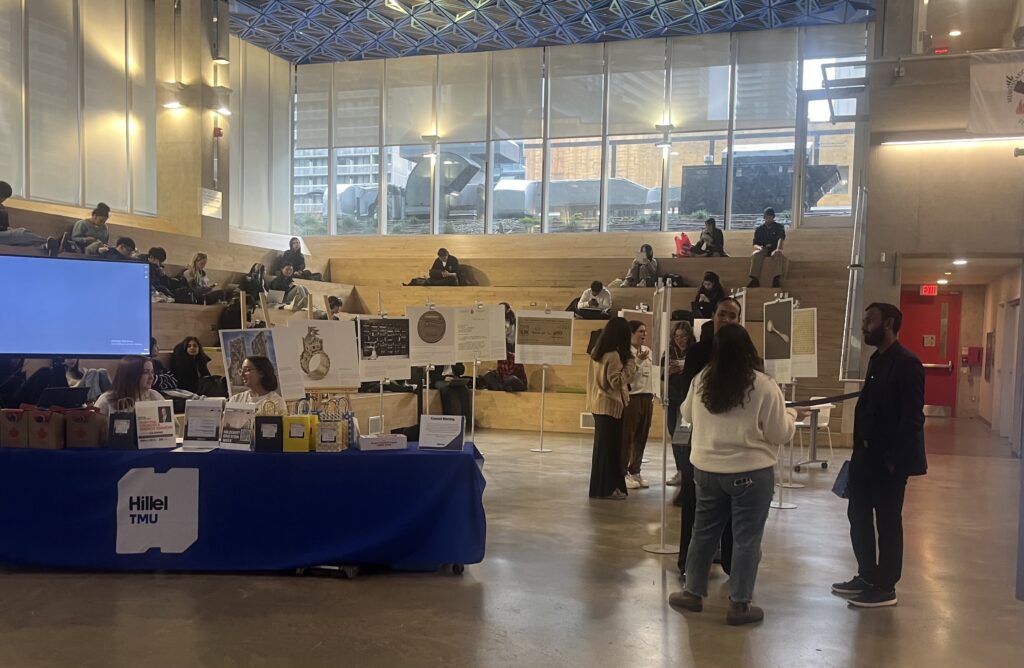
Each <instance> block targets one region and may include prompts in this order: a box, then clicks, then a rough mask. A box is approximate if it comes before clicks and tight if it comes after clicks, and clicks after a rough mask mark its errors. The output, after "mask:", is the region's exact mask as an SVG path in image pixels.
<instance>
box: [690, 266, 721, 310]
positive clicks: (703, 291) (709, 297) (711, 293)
mask: <svg viewBox="0 0 1024 668" xmlns="http://www.w3.org/2000/svg"><path fill="white" fill-rule="evenodd" d="M723 299H725V288H723V287H722V280H721V279H720V278H719V277H718V274H716V273H715V272H713V271H706V272H704V280H703V281H701V284H700V289H699V290H697V298H696V299H694V300H693V312H694V314H695V315H696V316H697V317H699V318H710V317H711V316H713V315H714V314H715V307H716V306H718V302H720V301H722V300H723Z"/></svg>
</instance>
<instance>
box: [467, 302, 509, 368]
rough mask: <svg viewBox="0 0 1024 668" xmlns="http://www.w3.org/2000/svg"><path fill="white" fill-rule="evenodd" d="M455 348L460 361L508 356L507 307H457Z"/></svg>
mask: <svg viewBox="0 0 1024 668" xmlns="http://www.w3.org/2000/svg"><path fill="white" fill-rule="evenodd" d="M455 348H456V351H457V355H456V357H457V358H458V360H459V361H463V362H470V361H472V360H479V361H481V362H497V361H500V360H504V359H505V307H504V306H501V305H500V304H499V305H497V306H484V305H482V304H480V305H478V306H465V307H459V308H456V309H455Z"/></svg>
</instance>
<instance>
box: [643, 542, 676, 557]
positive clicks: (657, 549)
mask: <svg viewBox="0 0 1024 668" xmlns="http://www.w3.org/2000/svg"><path fill="white" fill-rule="evenodd" d="M643 549H644V552H650V553H651V554H679V546H678V545H665V544H664V543H651V544H650V545H644V546H643Z"/></svg>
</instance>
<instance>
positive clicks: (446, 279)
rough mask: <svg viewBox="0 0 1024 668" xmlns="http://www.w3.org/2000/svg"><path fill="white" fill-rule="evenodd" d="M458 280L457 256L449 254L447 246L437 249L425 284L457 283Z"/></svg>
mask: <svg viewBox="0 0 1024 668" xmlns="http://www.w3.org/2000/svg"><path fill="white" fill-rule="evenodd" d="M459 282H460V281H459V258H457V257H455V256H454V255H451V254H450V253H449V252H448V249H447V248H439V249H437V257H436V258H435V259H434V264H432V265H431V266H430V276H429V278H427V285H459Z"/></svg>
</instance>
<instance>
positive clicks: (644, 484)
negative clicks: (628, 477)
mask: <svg viewBox="0 0 1024 668" xmlns="http://www.w3.org/2000/svg"><path fill="white" fill-rule="evenodd" d="M633 478H634V479H635V480H636V481H637V482H638V483H640V486H641V487H642V488H644V489H647V488H648V487H650V486H651V485H650V483H648V482H647V479H646V478H644V477H643V476H642V475H640V474H639V473H637V474H636V475H635V476H633Z"/></svg>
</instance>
